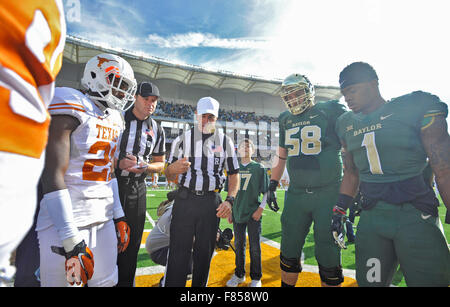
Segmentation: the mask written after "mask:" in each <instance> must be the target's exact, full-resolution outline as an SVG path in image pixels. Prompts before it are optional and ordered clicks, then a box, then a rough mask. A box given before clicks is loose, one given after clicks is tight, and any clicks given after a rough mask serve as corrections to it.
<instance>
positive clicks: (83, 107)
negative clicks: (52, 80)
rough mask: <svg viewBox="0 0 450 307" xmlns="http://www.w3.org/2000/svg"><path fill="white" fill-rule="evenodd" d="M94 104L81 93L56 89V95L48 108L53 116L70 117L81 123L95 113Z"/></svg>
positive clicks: (61, 88)
mask: <svg viewBox="0 0 450 307" xmlns="http://www.w3.org/2000/svg"><path fill="white" fill-rule="evenodd" d="M93 108H94V105H93V103H92V102H91V101H90V100H89V99H88V98H87V97H86V96H85V95H84V94H83V93H81V92H80V91H78V90H76V89H72V88H68V87H57V88H55V95H54V97H53V100H52V102H51V103H50V105H49V107H48V112H49V113H50V114H51V115H70V116H73V117H75V118H77V119H78V120H80V122H83V118H84V116H86V114H88V113H91V112H92V111H93Z"/></svg>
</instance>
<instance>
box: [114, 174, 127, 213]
mask: <svg viewBox="0 0 450 307" xmlns="http://www.w3.org/2000/svg"><path fill="white" fill-rule="evenodd" d="M110 182H111V188H112V190H113V198H114V207H113V218H114V219H118V218H121V217H124V216H125V213H124V212H123V209H122V204H121V202H120V196H119V184H118V183H117V178H113V179H111V181H110Z"/></svg>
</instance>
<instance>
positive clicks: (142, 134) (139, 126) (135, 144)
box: [116, 108, 166, 180]
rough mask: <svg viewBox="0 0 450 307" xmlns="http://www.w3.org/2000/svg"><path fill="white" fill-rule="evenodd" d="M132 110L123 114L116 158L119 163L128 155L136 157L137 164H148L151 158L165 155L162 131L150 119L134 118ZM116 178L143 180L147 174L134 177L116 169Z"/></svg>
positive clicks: (132, 174) (164, 139)
mask: <svg viewBox="0 0 450 307" xmlns="http://www.w3.org/2000/svg"><path fill="white" fill-rule="evenodd" d="M132 109H133V108H131V109H129V110H128V111H126V112H125V130H124V131H123V133H122V135H121V137H120V140H119V148H118V149H117V150H118V153H116V157H118V159H119V161H120V160H121V159H123V158H125V156H126V154H127V153H130V154H132V155H134V156H136V157H137V159H138V163H140V162H146V163H149V162H150V158H151V156H162V155H164V154H165V153H166V138H165V134H164V129H162V128H161V126H160V125H158V124H157V123H156V121H155V120H154V119H152V118H150V117H148V118H147V119H145V120H140V119H138V118H136V116H135V115H134V114H133V112H132ZM116 176H117V177H118V178H121V177H127V178H130V179H135V180H143V179H144V178H145V177H146V176H147V174H146V173H145V172H144V173H142V174H140V175H139V174H138V175H136V174H134V173H130V172H127V171H125V170H119V169H117V170H116Z"/></svg>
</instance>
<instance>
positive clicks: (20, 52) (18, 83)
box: [0, 0, 66, 158]
mask: <svg viewBox="0 0 450 307" xmlns="http://www.w3.org/2000/svg"><path fill="white" fill-rule="evenodd" d="M0 29H2V30H0V70H1V71H2V73H1V74H0V76H7V77H5V78H2V77H0V81H2V82H3V83H4V84H6V86H5V87H6V88H5V87H0V150H1V151H6V152H12V153H17V154H22V155H26V156H31V157H35V158H39V157H40V156H41V154H42V152H43V150H44V148H45V145H46V143H47V135H48V126H49V122H50V116H49V114H48V112H47V111H46V106H47V105H48V104H49V103H50V101H51V99H52V95H51V93H52V91H53V88H54V81H55V79H56V76H57V74H58V72H59V71H60V69H61V65H62V57H63V50H64V43H65V35H66V26H65V21H64V9H63V4H62V1H61V0H21V1H0ZM11 76H12V77H11ZM17 93H22V95H23V96H21V95H19V94H17ZM25 97H27V98H26V99H25ZM27 104H29V108H30V110H33V112H28V111H27V110H28V107H27ZM21 112H22V113H21ZM42 119H44V120H43V121H42Z"/></svg>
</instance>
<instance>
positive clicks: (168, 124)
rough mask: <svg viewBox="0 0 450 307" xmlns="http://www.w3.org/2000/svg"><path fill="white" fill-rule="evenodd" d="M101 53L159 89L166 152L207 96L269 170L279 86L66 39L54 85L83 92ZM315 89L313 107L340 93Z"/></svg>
mask: <svg viewBox="0 0 450 307" xmlns="http://www.w3.org/2000/svg"><path fill="white" fill-rule="evenodd" d="M103 52H107V53H113V54H117V55H119V56H121V57H123V58H124V59H126V60H127V61H128V62H129V63H130V64H131V66H132V67H133V70H134V72H135V77H136V79H137V81H138V82H140V81H144V80H149V81H151V82H153V83H155V84H156V85H157V86H158V88H159V90H160V93H161V98H160V100H159V103H158V107H157V110H156V112H155V113H154V115H153V118H154V119H155V120H156V121H158V122H159V123H161V125H162V127H163V128H164V129H165V132H166V140H167V148H168V150H170V145H171V142H172V141H173V139H174V138H175V137H176V136H178V134H179V133H180V132H181V131H183V130H184V129H188V127H189V126H190V125H191V124H193V121H194V110H195V105H196V103H197V100H198V99H199V98H201V97H205V96H211V97H214V98H216V99H217V100H218V101H220V106H221V109H220V112H219V123H220V125H221V127H222V129H225V130H226V133H227V134H228V135H230V136H232V137H233V138H234V140H235V143H238V141H239V140H240V139H241V138H244V137H249V138H250V139H252V141H253V142H254V143H255V144H256V146H257V153H256V155H257V157H256V159H257V160H259V161H261V162H263V163H264V164H265V165H266V166H270V157H271V154H272V153H273V152H274V151H275V149H276V147H277V144H278V115H279V114H280V113H281V112H282V111H284V110H285V109H286V107H285V105H284V103H283V102H282V100H281V98H280V97H279V91H280V88H281V82H282V80H278V79H273V80H269V79H263V78H260V77H256V76H248V75H238V74H235V73H232V72H228V71H220V70H209V69H206V68H203V67H199V66H194V65H186V64H183V65H181V64H178V63H174V62H171V61H169V60H166V59H161V58H157V57H153V56H151V55H145V54H138V53H136V52H134V51H129V50H121V49H116V48H112V47H109V46H105V45H101V44H98V43H95V42H91V41H87V40H84V39H81V38H77V37H73V36H67V39H66V45H65V48H64V58H63V66H62V69H61V72H60V73H59V75H58V78H57V79H56V85H57V86H69V87H74V88H79V89H81V84H80V81H79V80H80V79H81V77H80V76H81V74H82V72H83V69H84V65H85V63H86V62H87V60H88V59H90V58H91V57H93V56H95V55H96V54H100V53H103ZM315 89H316V100H317V101H325V100H330V99H340V97H341V94H340V91H339V88H338V87H333V86H320V85H316V86H315Z"/></svg>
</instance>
